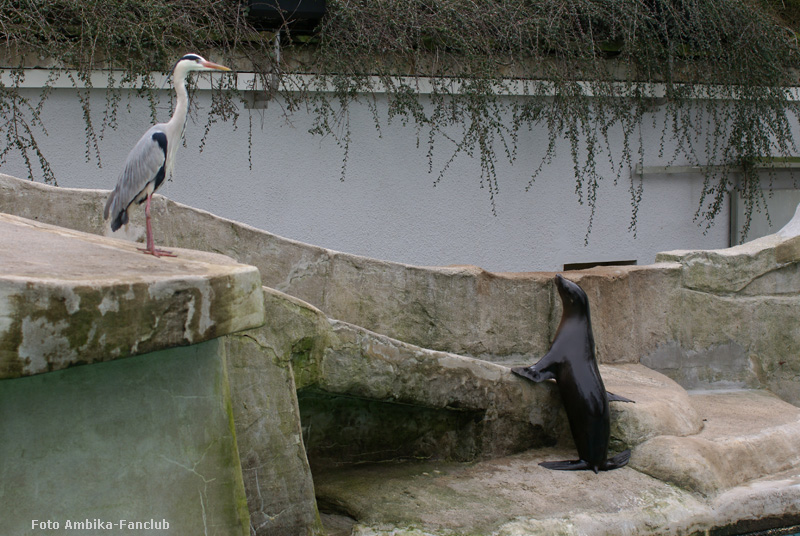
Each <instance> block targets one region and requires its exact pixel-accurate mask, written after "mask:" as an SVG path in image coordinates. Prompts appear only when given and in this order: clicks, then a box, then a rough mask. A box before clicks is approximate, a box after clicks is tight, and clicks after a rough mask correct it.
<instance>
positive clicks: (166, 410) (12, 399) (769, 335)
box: [0, 175, 800, 536]
mask: <svg viewBox="0 0 800 536" xmlns="http://www.w3.org/2000/svg"><path fill="white" fill-rule="evenodd" d="M106 194H107V192H104V191H86V190H69V189H61V188H52V187H48V186H43V185H40V184H36V183H32V182H28V181H21V180H19V179H14V178H11V177H7V176H2V175H0V213H2V212H5V213H9V214H14V215H13V216H12V215H0V250H1V251H4V252H10V253H9V254H6V255H3V256H0V264H2V263H4V264H2V265H3V266H4V268H3V269H2V271H0V372H1V373H2V374H0V407H1V408H3V410H6V409H8V410H7V411H5V413H4V415H10V416H11V417H10V418H8V419H4V420H3V421H2V423H0V437H4V438H8V437H12V438H14V439H13V440H11V441H8V440H3V441H2V442H0V476H2V477H3V478H0V482H2V483H1V484H0V495H2V496H3V497H4V498H7V497H12V498H13V499H14V501H15V503H20V501H21V502H26V501H27V503H26V504H30V505H33V506H35V505H36V504H54V503H56V502H58V501H61V500H62V499H63V498H64V496H65V495H64V494H65V493H66V492H65V491H64V488H63V487H58V486H50V487H47V488H46V489H47V493H43V492H41V489H43V488H39V491H37V488H35V486H34V485H33V483H36V482H41V483H44V482H53V481H54V479H59V480H61V481H64V482H66V481H69V482H70V483H71V484H72V487H71V488H70V495H69V500H64V501H62V507H60V510H58V511H56V510H52V512H54V513H53V515H57V516H61V517H60V519H61V520H62V526H63V521H64V520H65V519H67V518H68V517H70V516H72V517H76V516H77V517H81V516H82V517H88V518H92V517H97V516H102V515H106V513H108V512H109V511H108V510H102V509H96V508H95V506H92V507H91V508H89V507H88V506H86V505H96V504H99V502H98V501H97V498H98V496H100V495H102V494H110V495H109V496H113V497H116V498H118V499H119V501H120V503H130V504H132V505H134V507H132V510H131V511H133V512H134V513H133V514H127V515H130V516H133V515H142V516H143V515H145V512H147V511H151V512H156V511H157V512H164V513H163V514H161V515H162V516H166V515H167V514H166V512H167V511H168V508H167V506H169V505H172V506H174V508H175V509H176V510H174V511H178V510H181V511H184V512H185V513H188V516H187V517H178V516H177V514H175V516H176V517H173V518H172V521H170V523H174V525H173V526H175V527H177V526H179V525H180V526H183V527H188V531H189V532H191V533H199V534H202V533H203V530H205V529H210V528H211V527H212V524H213V526H214V527H216V530H217V531H218V532H219V533H225V534H233V533H236V534H241V533H246V532H248V530H249V532H250V533H251V534H269V535H282V534H287V535H295V534H315V535H317V534H319V535H321V534H324V532H325V530H326V529H332V527H337V528H336V529H335V530H336V532H331V533H330V534H331V535H334V534H336V535H337V536H338V534H355V535H361V536H366V535H373V536H376V535H387V536H388V535H394V536H397V535H400V534H407V535H415V536H421V535H442V536H444V535H447V536H452V535H454V534H455V535H457V534H487V535H488V534H492V535H498V536H499V535H504V536H512V535H522V534H531V533H548V534H549V533H563V534H598V535H599V534H609V535H610V534H675V535H678V534H693V533H702V532H703V531H705V530H711V529H714V530H717V531H719V533H720V534H736V533H742V532H747V531H754V530H762V529H766V528H771V527H779V526H790V525H794V524H799V525H800V477H799V476H798V474H799V473H800V451H798V447H797V445H800V409H798V407H797V406H798V405H800V330H798V329H797V327H796V319H797V318H798V317H800V310H799V309H800V276H798V273H800V270H798V263H800V245H799V244H800V241H798V240H800V238H798V237H797V236H796V233H795V232H794V231H792V229H795V228H800V223H798V222H793V223H790V224H789V225H787V227H786V228H785V229H784V230H782V231H781V232H780V233H778V234H776V235H773V236H770V237H765V238H762V239H759V240H756V241H753V242H750V243H748V244H744V245H742V246H737V247H734V248H729V249H726V250H719V251H674V252H667V253H663V254H661V255H660V256H659V258H658V262H657V263H656V264H654V265H652V266H628V267H619V268H612V267H606V268H597V269H592V270H587V271H584V272H575V273H571V274H570V279H573V280H575V281H576V282H578V283H579V284H580V285H581V287H582V288H583V289H584V290H585V291H586V293H587V295H588V297H589V301H590V303H591V306H592V324H593V328H594V332H595V338H596V343H597V356H598V359H599V361H600V362H601V373H602V375H603V378H604V381H605V383H606V387H607V388H608V390H610V391H612V392H614V393H616V394H619V395H623V396H626V397H629V398H632V399H634V400H636V404H612V415H611V421H612V432H611V433H612V449H615V450H621V449H623V448H631V449H632V457H631V462H630V465H629V466H628V467H626V468H623V469H620V470H618V471H613V472H610V473H606V474H601V475H600V476H599V477H598V476H597V475H594V474H593V473H589V474H571V473H553V472H548V471H546V470H545V469H542V468H540V467H538V466H537V465H536V464H537V463H538V462H539V461H542V460H543V459H560V458H565V457H569V452H570V451H571V450H572V446H571V445H569V441H571V439H570V435H569V430H568V428H567V426H566V419H565V416H564V414H563V408H561V405H560V402H559V400H558V397H557V395H556V393H555V389H554V386H553V385H550V384H547V383H545V384H540V385H535V386H532V385H530V384H529V383H526V382H523V381H522V380H521V379H519V378H515V377H514V376H513V375H512V374H511V373H510V371H509V369H508V366H509V365H512V364H514V365H516V364H526V363H530V362H533V361H535V359H536V358H537V357H539V356H541V355H543V353H544V352H546V350H547V348H548V347H549V343H550V338H551V337H552V335H553V334H554V332H555V328H556V325H557V322H558V319H559V317H560V310H559V308H560V305H559V303H558V299H557V297H556V296H555V294H554V292H555V291H554V289H553V287H552V283H551V280H552V274H549V273H522V274H492V273H488V272H485V271H483V270H481V269H479V268H475V267H444V268H425V267H414V266H407V265H401V264H396V263H388V262H382V261H377V260H372V259H366V258H362V257H357V256H352V255H347V254H343V253H338V252H334V251H330V250H325V249H322V248H318V247H314V246H308V245H305V244H300V243H297V242H293V241H290V240H286V239H283V238H280V237H276V236H274V235H271V234H269V233H266V232H263V231H259V230H257V229H253V228H250V227H247V226H244V225H241V224H238V223H236V222H232V221H229V220H223V219H220V218H217V217H215V216H213V215H211V214H208V213H206V212H202V211H198V210H195V209H191V208H189V207H185V206H181V205H179V204H176V203H172V202H170V201H168V200H166V199H165V198H163V197H160V196H155V197H154V199H153V207H152V210H153V213H154V217H155V218H157V219H158V218H166V219H168V220H169V223H170V224H169V225H160V226H159V228H160V229H162V230H163V231H165V232H166V231H168V233H167V234H166V235H165V236H163V237H160V239H159V243H160V244H163V245H164V246H165V247H169V248H178V247H182V248H188V249H187V250H186V251H181V256H180V257H178V258H177V259H152V258H148V257H147V256H144V255H141V254H139V253H138V252H136V251H135V245H133V244H131V243H129V242H124V241H121V240H117V239H112V238H107V237H104V236H98V235H103V234H106V232H105V230H104V229H103V222H102V218H101V213H102V203H103V200H104V198H105V196H106ZM49 224H51V225H49ZM56 224H57V225H59V227H53V225H56ZM142 229H143V223H142V222H141V221H139V220H138V219H137V216H136V215H134V217H133V221H132V223H131V224H130V225H129V228H128V229H127V231H126V232H127V233H128V234H127V236H128V237H129V238H132V239H136V238H137V237H138V236H139V235H140V234H141V232H142ZM86 233H91V234H86ZM212 241H213V243H216V244H221V245H222V247H221V249H222V251H215V252H213V253H200V252H192V251H190V250H191V249H202V248H203V247H204V245H205V244H208V243H210V242H212ZM54 248H56V250H57V251H58V252H59V253H57V254H53V253H52V252H53V251H54ZM220 253H221V254H222V255H220ZM232 259H235V261H234V260H232ZM240 263H241V264H240ZM253 267H255V268H253ZM256 268H257V270H256ZM262 285H263V287H264V288H263V289H262ZM265 319H266V321H265ZM122 358H127V359H122ZM79 365H80V366H79ZM176 385H179V386H180V387H176ZM25 401H31V402H30V403H31V404H33V405H32V406H31V405H30V404H29V403H28V402H25ZM96 401H102V403H101V404H98V403H97V402H96ZM129 416H130V419H129ZM129 421H130V422H129ZM133 421H135V422H138V423H139V424H138V425H134V424H132V422H133ZM31 426H35V427H36V428H35V430H34V431H35V433H34V431H31V430H32V428H31ZM65 427H66V428H65ZM176 431H178V432H176ZM126 434H128V435H126ZM130 434H133V435H130ZM87 453H91V455H92V456H91V458H92V459H99V460H100V462H99V463H100V465H99V466H98V467H102V468H103V471H109V470H111V469H110V468H114V467H119V466H120V461H121V460H122V461H123V462H124V464H123V465H124V467H125V468H126V469H125V470H124V471H123V472H122V473H115V475H114V476H113V477H111V476H110V477H108V481H109V482H112V483H116V485H115V486H113V487H111V488H109V487H100V488H98V489H97V490H95V489H93V487H92V485H91V484H92V483H93V482H94V480H92V481H91V482H89V480H87V479H85V478H77V477H75V474H76V473H74V471H77V470H78V469H79V468H81V467H85V466H86V465H85V464H87V463H89V461H88V460H89V457H88V455H87ZM34 454H35V455H36V456H38V458H31V456H33V455H34ZM98 457H99V458H98ZM34 459H36V460H37V461H33V460H34ZM53 467H59V471H60V472H59V473H52V474H51V471H52V468H53ZM133 475H138V476H137V478H135V479H134V478H133ZM70 478H72V480H70ZM95 480H96V479H95ZM75 482H78V483H79V484H80V485H78V486H75V485H74V483H75ZM165 486H168V487H169V493H167V491H166V487H165ZM12 493H13V494H15V495H10V494H12ZM115 494H116V495H115ZM123 495H124V497H123ZM167 496H169V497H170V499H171V500H169V501H168V500H165V497H167ZM181 498H182V499H181ZM37 501H38V503H37ZM137 501H138V502H137ZM148 501H149V502H148ZM162 503H163V504H162ZM245 504H246V508H245ZM33 506H31V508H33ZM172 506H170V507H172ZM162 507H163V508H162ZM31 508H29V509H28V510H21V511H20V512H19V515H17V516H16V517H12V518H6V517H4V518H3V519H2V520H0V532H3V533H5V532H9V533H13V532H15V531H16V532H21V531H22V530H23V529H25V530H27V528H26V527H27V525H26V526H25V527H23V525H25V524H29V523H30V516H34V515H39V514H37V513H35V512H34V511H33V509H31ZM165 508H166V509H165ZM320 511H321V512H322V514H321V515H320V513H319V512H320ZM204 513H205V516H204V515H203V514H204ZM113 515H115V516H116V515H119V512H116V511H114V512H113ZM170 515H172V514H170ZM198 520H205V521H206V524H205V526H200V525H197V523H198ZM9 522H11V523H15V524H12V525H8V523H9ZM4 523H5V525H4ZM7 525H8V526H9V527H10V528H8V529H7ZM248 525H249V529H248ZM323 525H324V526H323ZM18 528H19V530H17V529H18Z"/></svg>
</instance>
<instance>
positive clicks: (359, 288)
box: [0, 175, 800, 404]
mask: <svg viewBox="0 0 800 536" xmlns="http://www.w3.org/2000/svg"><path fill="white" fill-rule="evenodd" d="M106 195H107V192H104V191H99V190H73V189H65V188H53V187H49V186H45V185H41V184H37V183H33V182H30V181H23V180H20V179H15V178H13V177H9V176H5V175H0V211H7V212H10V213H15V214H20V215H23V216H26V217H30V218H34V219H39V220H40V221H49V222H52V223H58V224H60V225H64V226H67V227H71V228H76V229H80V230H84V231H88V232H93V233H97V234H109V230H108V229H107V228H106V227H105V225H104V222H103V221H102V220H101V217H100V216H101V212H102V206H103V202H104V200H105V197H106ZM140 212H141V211H134V214H133V216H132V223H131V224H130V225H129V226H128V229H126V230H125V231H124V233H123V232H121V233H123V234H122V235H121V236H127V237H129V238H130V239H141V237H142V236H143V229H144V227H143V217H142V215H141V214H140ZM153 212H154V219H155V227H156V239H157V241H158V242H159V243H163V244H165V245H167V246H182V247H189V248H195V249H211V250H213V251H215V252H219V253H224V254H226V255H229V256H231V257H233V258H235V259H237V260H239V261H240V262H243V263H246V264H251V265H255V266H257V267H258V268H259V269H260V271H261V274H262V277H263V282H264V284H265V285H266V286H269V287H272V288H275V289H278V290H280V291H283V292H285V293H287V294H290V295H292V296H295V297H298V298H300V299H302V300H304V301H306V302H308V303H311V304H313V305H314V306H316V307H318V308H319V309H320V310H322V311H324V313H325V314H326V315H327V316H329V317H331V318H337V319H339V320H341V321H343V322H349V323H351V324H354V325H358V326H362V327H364V328H366V329H369V330H370V331H373V332H377V333H381V334H384V335H387V336H390V337H392V338H394V339H398V340H402V341H404V342H407V343H410V344H415V345H417V346H420V347H424V348H431V349H434V350H439V351H445V352H452V353H456V354H460V355H468V356H472V357H480V358H482V359H486V360H489V361H494V362H498V363H503V364H510V363H515V362H518V361H520V360H525V361H531V362H532V361H534V360H535V359H537V358H538V357H541V356H542V355H544V353H545V352H546V351H547V349H548V348H549V345H550V341H551V339H552V337H553V335H554V333H555V329H556V326H557V324H558V319H559V317H560V312H559V307H560V305H559V300H558V299H557V298H556V295H555V292H554V289H553V285H552V274H549V273H520V274H494V273H489V272H485V271H483V270H481V269H480V268H476V267H466V266H461V267H448V268H426V267H417V266H408V265H403V264H397V263H389V262H383V261H377V260H373V259H367V258H363V257H358V256H354V255H347V254H344V253H338V252H335V251H331V250H327V249H323V248H319V247H315V246H309V245H306V244H301V243H298V242H295V241H291V240H286V239H283V238H280V237H277V236H275V235H272V234H270V233H267V232H264V231H260V230H258V229H254V228H252V227H248V226H246V225H242V224H239V223H236V222H233V221H230V220H225V219H222V218H218V217H215V216H213V215H212V214H209V213H207V212H203V211H200V210H196V209H192V208H190V207H186V206H183V205H180V204H177V203H173V202H171V201H169V200H167V199H165V198H163V197H160V196H155V197H154V206H153ZM795 228H798V229H800V220H798V221H796V222H795V223H794V224H793V223H792V222H790V224H789V225H787V226H786V228H785V229H784V230H782V231H781V232H780V233H777V234H776V235H772V236H771V237H764V238H761V239H759V240H755V241H753V242H750V243H748V244H744V245H742V246H737V247H735V248H729V249H726V250H719V251H676V252H667V253H662V254H660V255H659V256H658V257H657V261H658V262H657V263H656V264H654V265H651V266H633V267H617V268H597V269H592V270H588V271H585V272H575V273H571V274H570V278H572V279H574V280H576V281H578V282H579V284H580V285H581V286H582V287H584V290H586V292H587V295H588V296H589V300H590V304H591V307H592V322H593V326H594V332H595V340H596V344H597V357H598V359H599V360H600V362H602V363H618V364H620V363H638V362H639V361H640V359H641V360H642V362H643V363H645V364H646V365H647V366H649V367H651V368H654V369H656V370H659V371H662V372H664V373H665V374H668V375H670V376H671V377H672V378H673V379H675V380H676V381H678V382H679V383H681V384H682V385H683V386H685V387H690V388H695V387H762V388H763V387H766V388H769V389H771V390H773V391H774V392H775V393H777V394H778V395H779V396H781V397H782V398H783V399H784V400H787V401H790V402H792V403H794V404H800V333H799V332H798V330H797V329H794V328H795V326H794V322H793V319H795V318H797V317H798V315H799V314H800V275H798V273H800V269H799V268H798V265H799V264H800V262H799V260H800V238H797V237H796V232H793V231H792V229H795ZM706 363H707V364H706ZM300 383H302V382H300Z"/></svg>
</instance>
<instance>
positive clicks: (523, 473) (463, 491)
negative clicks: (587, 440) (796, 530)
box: [315, 449, 800, 536]
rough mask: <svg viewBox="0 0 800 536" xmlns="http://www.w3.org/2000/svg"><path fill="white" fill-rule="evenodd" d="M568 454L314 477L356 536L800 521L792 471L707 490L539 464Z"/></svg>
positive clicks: (612, 530) (652, 529) (650, 529)
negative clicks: (708, 494) (713, 493)
mask: <svg viewBox="0 0 800 536" xmlns="http://www.w3.org/2000/svg"><path fill="white" fill-rule="evenodd" d="M565 456H566V457H567V458H568V457H569V456H570V453H569V452H565V451H563V450H555V449H544V450H539V451H528V452H525V453H521V454H516V455H513V456H508V457H504V458H496V459H493V460H485V461H481V462H479V463H475V464H458V463H452V462H450V463H448V462H423V463H404V464H393V465H392V464H381V465H363V466H358V467H352V468H347V469H335V470H329V471H326V472H321V473H319V474H317V475H315V482H316V485H317V494H318V497H319V500H320V505H321V506H322V507H324V508H325V509H330V510H333V511H339V512H342V513H346V514H347V515H348V516H350V517H353V518H355V519H357V520H358V522H357V524H356V525H355V526H354V527H353V529H352V534H353V535H354V536H478V535H481V536H490V535H491V536H527V535H530V534H565V535H575V536H578V535H581V536H601V535H602V536H619V535H621V534H625V535H659V536H660V535H676V536H677V535H689V534H705V531H706V530H707V529H709V528H710V527H716V528H722V527H727V526H737V525H739V526H745V527H746V526H747V525H746V524H747V523H748V522H751V523H752V522H753V521H754V520H757V521H758V522H757V523H755V524H751V525H750V526H751V527H760V528H762V529H763V528H764V527H770V526H789V525H792V524H794V523H798V522H800V476H798V474H797V471H796V470H795V471H792V472H789V473H783V474H779V475H775V476H774V477H772V478H770V479H764V480H761V481H755V482H752V483H750V484H747V485H744V486H740V487H737V488H734V489H732V490H730V491H728V492H726V493H723V494H721V495H719V496H717V497H714V498H710V499H706V498H703V497H702V496H698V495H696V494H694V493H691V492H688V491H685V490H682V489H680V488H677V487H675V486H672V485H669V484H666V483H664V482H661V481H659V480H657V479H654V478H651V477H649V476H647V475H645V474H642V473H640V472H638V471H635V470H634V469H631V468H623V469H618V470H615V471H610V472H605V473H600V474H599V475H595V474H593V473H591V472H583V471H580V472H562V471H550V470H547V469H544V468H542V467H540V466H539V465H538V462H540V461H543V460H557V459H564V457H565ZM734 534H735V532H734Z"/></svg>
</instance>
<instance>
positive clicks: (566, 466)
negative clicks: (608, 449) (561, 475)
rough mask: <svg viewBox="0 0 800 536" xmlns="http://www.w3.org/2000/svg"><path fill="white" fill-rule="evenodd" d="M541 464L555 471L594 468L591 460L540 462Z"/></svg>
mask: <svg viewBox="0 0 800 536" xmlns="http://www.w3.org/2000/svg"><path fill="white" fill-rule="evenodd" d="M539 465H541V466H542V467H544V468H545V469H552V470H553V471H583V470H584V469H592V467H590V466H589V462H585V461H583V460H564V461H561V462H539Z"/></svg>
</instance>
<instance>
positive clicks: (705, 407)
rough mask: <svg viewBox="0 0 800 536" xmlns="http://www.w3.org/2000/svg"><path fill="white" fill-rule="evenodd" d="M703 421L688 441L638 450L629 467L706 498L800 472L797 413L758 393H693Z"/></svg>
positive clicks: (670, 440) (664, 440)
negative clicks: (764, 480)
mask: <svg viewBox="0 0 800 536" xmlns="http://www.w3.org/2000/svg"><path fill="white" fill-rule="evenodd" d="M691 398H692V403H693V405H694V406H695V408H696V409H697V411H698V413H700V414H701V415H703V417H704V419H705V427H704V429H703V430H702V431H701V432H700V433H698V434H696V435H693V436H691V437H675V436H669V435H663V436H658V437H654V438H653V439H650V440H648V441H647V442H645V443H643V444H641V445H639V447H638V448H637V449H636V450H635V451H634V453H633V456H632V457H631V466H632V467H634V468H636V469H638V470H640V471H642V472H644V473H647V474H649V475H651V476H654V477H656V478H658V479H659V480H662V481H664V482H671V483H673V484H675V485H678V486H680V487H682V488H685V489H688V490H691V491H696V492H699V493H702V494H704V495H707V496H711V495H714V494H716V493H718V492H720V491H724V490H727V489H731V488H734V487H736V486H739V485H741V484H743V483H745V482H748V481H751V480H755V479H758V478H761V477H764V476H767V475H772V474H777V473H781V472H783V471H788V470H792V469H795V470H796V469H800V409H798V408H797V407H795V406H792V405H791V404H787V403H786V402H784V401H782V400H780V399H779V398H777V397H776V396H774V395H772V394H770V393H767V392H764V391H732V392H724V391H721V392H706V393H696V394H694V395H693V396H692V397H691Z"/></svg>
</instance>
